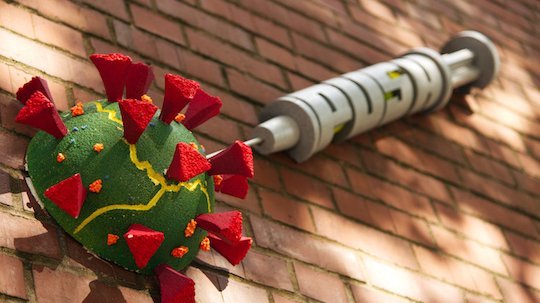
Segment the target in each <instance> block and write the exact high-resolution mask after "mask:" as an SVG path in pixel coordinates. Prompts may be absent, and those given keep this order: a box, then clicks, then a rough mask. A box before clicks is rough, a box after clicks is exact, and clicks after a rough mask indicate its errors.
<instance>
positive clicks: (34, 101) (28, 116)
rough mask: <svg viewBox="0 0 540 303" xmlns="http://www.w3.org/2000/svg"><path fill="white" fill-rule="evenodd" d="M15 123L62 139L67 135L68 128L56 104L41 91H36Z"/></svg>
mask: <svg viewBox="0 0 540 303" xmlns="http://www.w3.org/2000/svg"><path fill="white" fill-rule="evenodd" d="M15 122H18V123H21V124H26V125H30V126H32V127H35V128H38V129H41V130H42V131H44V132H47V133H49V134H51V135H53V136H54V137H55V138H56V139H61V138H63V137H64V136H65V135H66V134H67V128H66V125H65V124H64V122H63V121H62V119H61V118H60V115H58V112H57V111H56V108H55V107H54V104H53V103H52V102H51V101H50V100H49V99H47V97H46V96H45V95H44V94H43V93H42V92H40V91H36V92H35V93H34V94H32V96H31V97H30V98H29V99H28V100H27V101H26V105H25V106H24V107H23V108H22V109H21V111H19V114H17V117H16V118H15Z"/></svg>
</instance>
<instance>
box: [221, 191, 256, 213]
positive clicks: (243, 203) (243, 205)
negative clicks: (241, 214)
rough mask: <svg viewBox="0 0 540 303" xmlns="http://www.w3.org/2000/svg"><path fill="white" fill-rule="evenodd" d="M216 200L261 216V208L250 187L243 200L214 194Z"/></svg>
mask: <svg viewBox="0 0 540 303" xmlns="http://www.w3.org/2000/svg"><path fill="white" fill-rule="evenodd" d="M216 200H218V201H223V202H225V203H226V204H228V205H231V206H233V207H235V208H240V209H245V210H248V211H250V212H252V213H255V214H261V213H262V211H261V206H260V204H259V201H258V199H257V194H256V192H255V189H254V188H253V187H252V186H250V187H249V190H248V194H247V196H246V198H245V199H240V198H236V197H233V196H229V195H226V194H222V193H216Z"/></svg>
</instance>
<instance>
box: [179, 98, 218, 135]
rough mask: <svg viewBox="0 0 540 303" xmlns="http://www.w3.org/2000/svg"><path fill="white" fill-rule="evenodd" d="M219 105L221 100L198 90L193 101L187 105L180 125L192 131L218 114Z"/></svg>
mask: <svg viewBox="0 0 540 303" xmlns="http://www.w3.org/2000/svg"><path fill="white" fill-rule="evenodd" d="M221 105H222V103H221V100H220V99H219V98H218V97H214V96H211V95H209V94H207V93H206V92H204V91H203V90H202V89H199V91H197V94H196V95H195V97H193V101H191V102H190V103H189V106H188V109H187V111H186V118H185V119H184V121H182V124H184V126H185V127H186V128H187V129H189V130H192V129H194V128H195V127H197V126H199V125H201V124H203V123H204V122H206V121H207V120H208V119H210V118H212V117H214V116H216V115H217V114H219V110H220V108H221Z"/></svg>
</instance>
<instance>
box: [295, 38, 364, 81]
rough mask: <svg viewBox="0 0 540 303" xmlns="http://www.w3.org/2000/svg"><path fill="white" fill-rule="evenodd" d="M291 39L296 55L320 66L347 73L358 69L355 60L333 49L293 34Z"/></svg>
mask: <svg viewBox="0 0 540 303" xmlns="http://www.w3.org/2000/svg"><path fill="white" fill-rule="evenodd" d="M292 37H293V43H294V45H295V49H296V51H297V52H298V53H300V54H302V55H305V56H306V57H308V58H311V59H313V60H315V61H317V62H319V63H321V64H324V65H326V66H329V67H332V68H334V69H336V70H337V71H340V72H349V71H351V70H355V69H358V68H359V67H360V66H359V64H358V62H357V61H356V60H354V59H352V58H350V57H348V56H346V55H343V54H341V53H339V52H337V51H335V50H334V49H333V48H329V47H326V46H323V45H321V44H318V43H316V42H315V41H313V40H311V39H308V38H305V37H302V36H300V35H297V34H294V33H293V34H292Z"/></svg>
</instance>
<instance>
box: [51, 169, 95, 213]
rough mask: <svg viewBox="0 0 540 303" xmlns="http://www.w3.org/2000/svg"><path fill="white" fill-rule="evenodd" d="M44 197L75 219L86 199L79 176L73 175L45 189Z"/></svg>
mask: <svg viewBox="0 0 540 303" xmlns="http://www.w3.org/2000/svg"><path fill="white" fill-rule="evenodd" d="M45 197H47V198H49V200H51V201H52V202H53V203H54V204H56V206H58V207H59V208H60V209H62V210H63V211H65V212H66V213H67V214H68V215H70V216H72V217H73V218H75V219H77V218H78V217H79V213H80V212H81V208H82V206H83V204H84V200H85V199H86V188H84V185H83V183H82V179H81V175H80V174H75V175H73V176H71V177H69V178H67V179H65V180H63V181H60V182H58V183H56V184H55V185H53V186H51V187H49V188H47V189H46V190H45Z"/></svg>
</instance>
